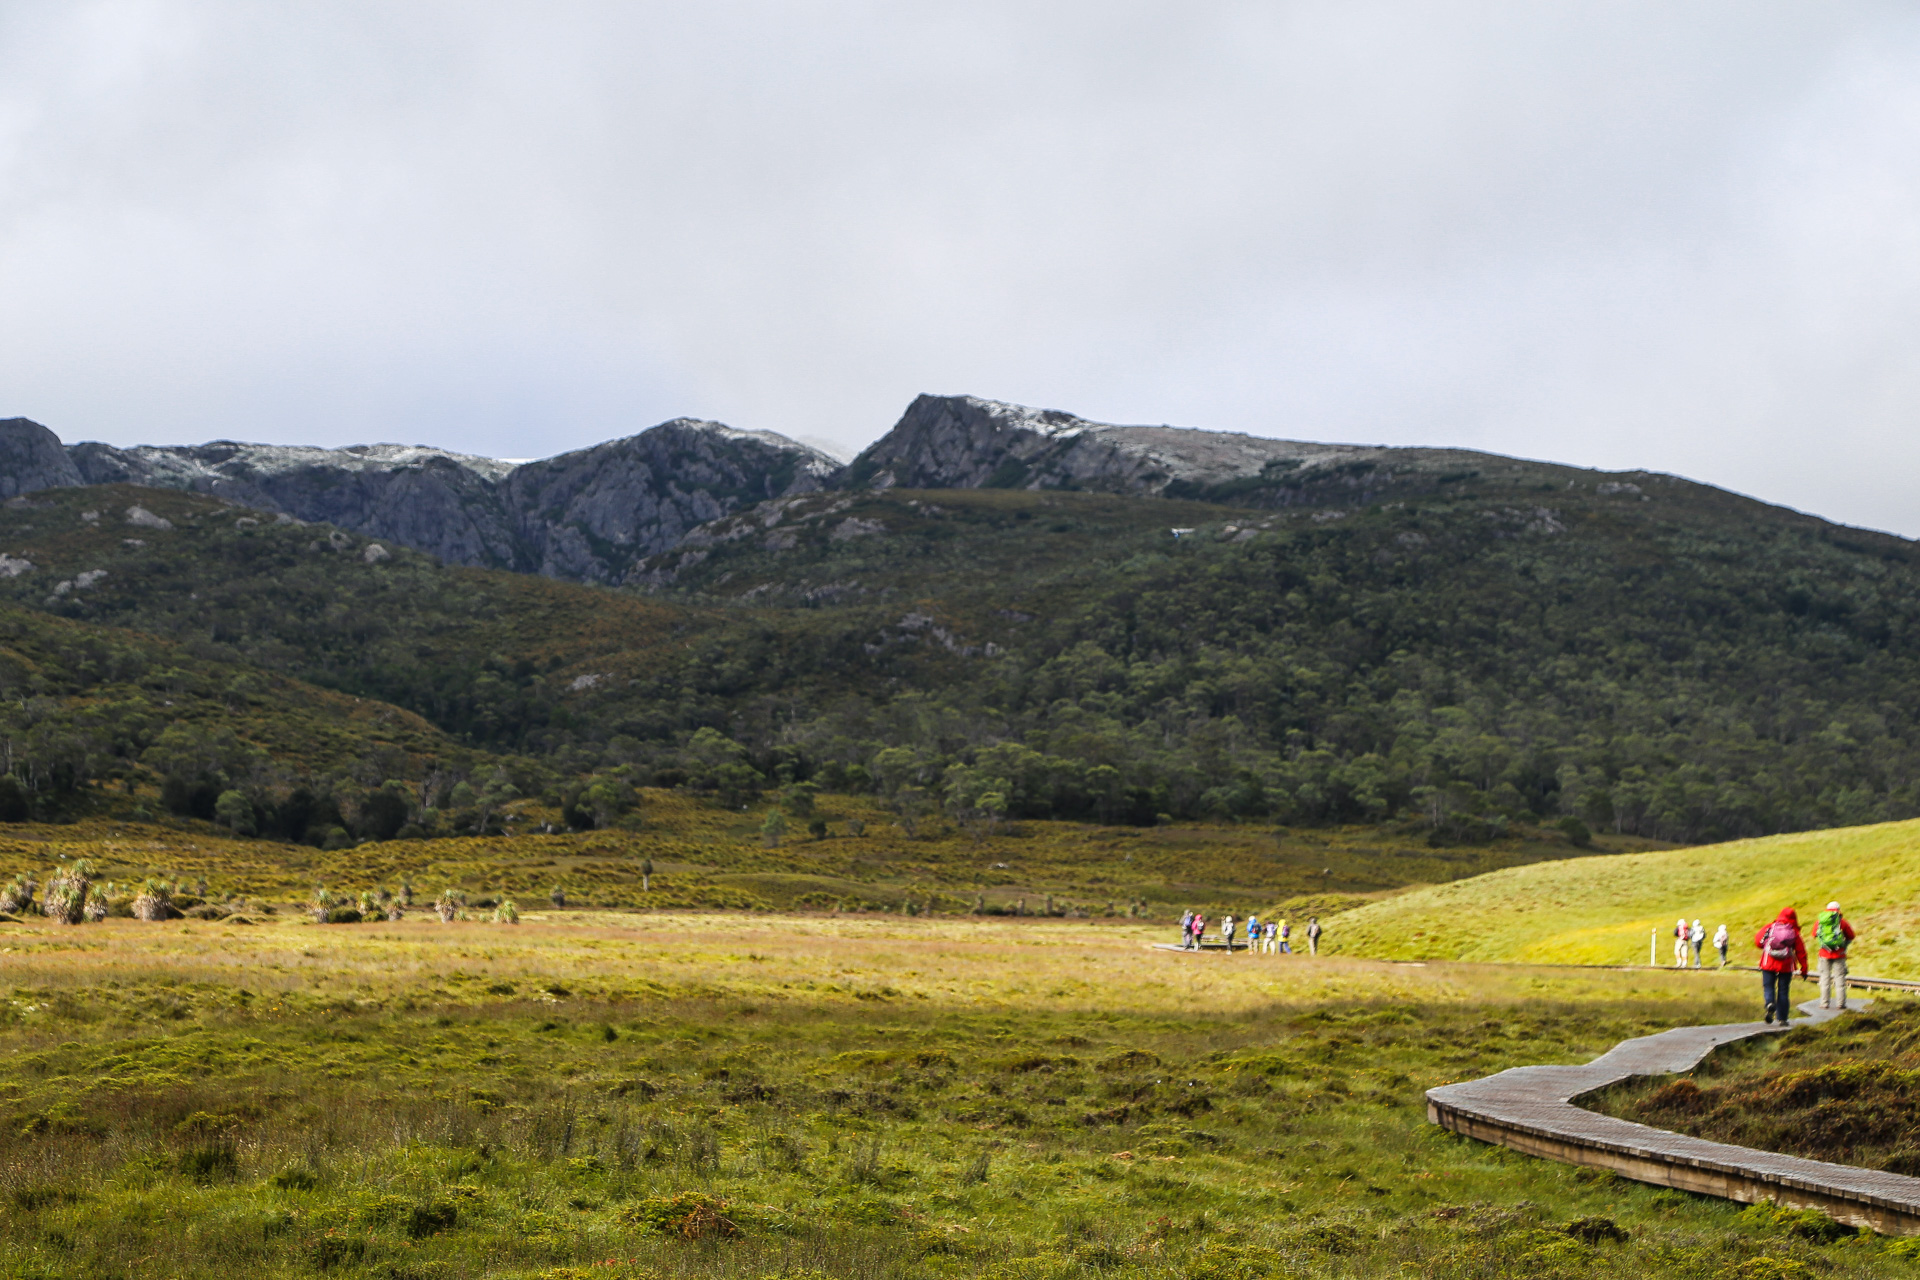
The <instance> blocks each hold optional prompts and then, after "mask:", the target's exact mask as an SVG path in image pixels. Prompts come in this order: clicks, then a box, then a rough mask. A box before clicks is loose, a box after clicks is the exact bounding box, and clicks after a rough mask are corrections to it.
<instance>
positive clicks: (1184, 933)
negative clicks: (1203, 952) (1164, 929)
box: [1180, 907, 1193, 950]
mask: <svg viewBox="0 0 1920 1280" xmlns="http://www.w3.org/2000/svg"><path fill="white" fill-rule="evenodd" d="M1192 941H1193V908H1192V907H1188V908H1187V909H1186V910H1185V911H1182V912H1181V913H1180V947H1181V949H1182V950H1185V949H1186V947H1187V946H1188V945H1189V944H1190V943H1192Z"/></svg>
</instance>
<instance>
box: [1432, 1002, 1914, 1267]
mask: <svg viewBox="0 0 1920 1280" xmlns="http://www.w3.org/2000/svg"><path fill="white" fill-rule="evenodd" d="M1868 1003H1869V1002H1868V1001H1864V1000H1854V1001H1852V1002H1851V1007H1852V1008H1855V1009H1858V1008H1863V1007H1865V1006H1866V1005H1867V1004H1868ZM1800 1008H1801V1010H1802V1011H1803V1012H1805V1013H1806V1014H1807V1015H1808V1018H1809V1020H1810V1021H1812V1022H1824V1021H1826V1020H1827V1019H1829V1018H1833V1017H1837V1016H1838V1015H1839V1012H1840V1011H1839V1010H1823V1009H1821V1008H1820V1002H1819V1001H1817V1000H1814V1001H1809V1002H1807V1003H1806V1004H1803V1005H1801V1006H1800ZM1793 1025H1794V1026H1797V1027H1799V1026H1806V1025H1808V1022H1805V1021H1796V1022H1795V1023H1794V1024H1793ZM1783 1030H1786V1028H1784V1027H1779V1026H1768V1025H1767V1024H1766V1023H1764V1022H1734V1023H1728V1024H1727V1025H1725V1026H1717V1027H1680V1028H1677V1029H1676V1030H1673V1031H1663V1032H1661V1033H1660V1034H1658V1035H1652V1036H1643V1037H1641V1038H1639V1039H1637V1040H1624V1041H1622V1042H1621V1043H1619V1044H1617V1045H1615V1046H1614V1047H1613V1048H1612V1049H1609V1050H1608V1051H1607V1052H1606V1053H1603V1054H1601V1055H1600V1056H1599V1057H1598V1058H1595V1059H1594V1060H1593V1061H1592V1062H1589V1063H1587V1064H1586V1065H1585V1066H1577V1067H1574V1066H1566V1067H1514V1068H1511V1069H1510V1070H1507V1071H1502V1072H1500V1073H1499V1074H1498V1075H1491V1076H1487V1077H1485V1078H1484V1079H1480V1080H1470V1081H1467V1082H1465V1083H1462V1084H1448V1085H1441V1086H1440V1087H1439V1088H1437V1089H1429V1090H1428V1091H1427V1119H1429V1120H1431V1121H1432V1122H1433V1123H1435V1124H1438V1125H1443V1126H1445V1127H1446V1128H1448V1129H1451V1130H1453V1131H1454V1132H1455V1133H1460V1134H1464V1135H1466V1136H1467V1137H1470V1138H1478V1139H1480V1140H1481V1141H1484V1142H1497V1143H1500V1144H1501V1145H1502V1146H1508V1147H1512V1148H1513V1149H1514V1150H1516V1151H1524V1152H1526V1153H1527V1154H1529V1155H1536V1156H1544V1157H1546V1158H1547V1159H1549V1160H1560V1161H1564V1162H1566V1163H1568V1164H1579V1165H1589V1166H1592V1167H1594V1168H1600V1169H1611V1170H1613V1171H1614V1172H1616V1173H1618V1174H1620V1175H1621V1176H1622V1177H1627V1178H1632V1179H1634V1180H1635V1181H1638V1182H1650V1183H1654V1184H1657V1185H1659V1186H1666V1187H1677V1188H1679V1189H1681V1190H1683V1191H1696V1192H1700V1193H1703V1194H1706V1195H1714V1196H1723V1197H1725V1198H1727V1199H1729V1200H1738V1201H1741V1202H1742V1203H1747V1204H1751V1203H1753V1202H1755V1201H1759V1200H1772V1201H1774V1202H1775V1203H1778V1204H1781V1205H1786V1206H1789V1207H1792V1208H1796V1209H1820V1210H1822V1211H1824V1212H1826V1213H1828V1214H1830V1215H1832V1216H1833V1217H1834V1218H1836V1219H1838V1220H1839V1221H1841V1222H1845V1223H1848V1224H1851V1225H1853V1226H1856V1227H1868V1228H1871V1229H1872V1230H1875V1231H1879V1232H1882V1233H1884V1234H1887V1235H1915V1234H1920V1178H1909V1177H1905V1176H1903V1175H1901V1174H1897V1173H1882V1172H1879V1171H1877V1170H1873V1169H1856V1168H1854V1167H1852V1166H1851V1165H1843V1164H1827V1163H1825V1162H1823V1161H1819V1160H1802V1159H1800V1158H1799V1157H1797V1156H1783V1155H1776V1154H1775V1153H1773V1152H1771V1151H1755V1150H1753V1149H1751V1148H1749V1147H1736V1146H1732V1145H1729V1144H1727V1143H1724V1142H1708V1141H1707V1140H1705V1139H1704V1138H1690V1137H1687V1136H1686V1135H1685V1134H1679V1133H1670V1132H1668V1131H1667V1130H1665V1129H1656V1128H1653V1127H1652V1126H1651V1125H1644V1124H1635V1123H1634V1122H1632V1121H1631V1120H1621V1119H1617V1118H1615V1117H1613V1116H1604V1115H1600V1114H1599V1113H1597V1112H1593V1111H1588V1110H1585V1109H1584V1108H1582V1107H1577V1106H1575V1105H1574V1104H1573V1099H1575V1098H1578V1097H1580V1096H1581V1095H1582V1094H1586V1093H1592V1092H1593V1091H1594V1090H1596V1089H1604V1088H1606V1087H1607V1086H1608V1085H1611V1084H1617V1083H1618V1082H1620V1081H1622V1080H1625V1079H1627V1078H1629V1077H1631V1076H1645V1075H1666V1074H1670V1073H1673V1072H1679V1071H1687V1070H1690V1069H1692V1068H1693V1067H1694V1066H1696V1065H1697V1064H1698V1063H1699V1062H1700V1060H1701V1059H1702V1058H1704V1057H1706V1056H1707V1054H1708V1053H1710V1052H1711V1051H1712V1050H1714V1049H1715V1048H1717V1047H1719V1046H1720V1045H1723V1044H1730V1043H1732V1042H1733V1041H1735V1040H1745V1039H1748V1038H1749V1037H1752V1036H1763V1035H1769V1034H1772V1033H1774V1032H1778V1031H1783Z"/></svg>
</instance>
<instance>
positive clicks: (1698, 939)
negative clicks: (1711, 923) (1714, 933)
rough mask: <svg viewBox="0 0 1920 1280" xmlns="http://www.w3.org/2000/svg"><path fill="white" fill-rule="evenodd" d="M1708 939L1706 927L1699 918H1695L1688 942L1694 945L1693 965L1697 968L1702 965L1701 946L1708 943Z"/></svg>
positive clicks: (1688, 935)
mask: <svg viewBox="0 0 1920 1280" xmlns="http://www.w3.org/2000/svg"><path fill="white" fill-rule="evenodd" d="M1706 941H1707V931H1706V929H1705V928H1703V927H1702V926H1701V924H1700V922H1699V921H1698V920H1695V921H1694V922H1693V929H1692V931H1691V932H1689V933H1688V934H1687V942H1688V944H1689V945H1691V946H1692V947H1693V967H1694V968H1696V969H1698V968H1699V967H1700V948H1701V947H1703V946H1705V945H1706Z"/></svg>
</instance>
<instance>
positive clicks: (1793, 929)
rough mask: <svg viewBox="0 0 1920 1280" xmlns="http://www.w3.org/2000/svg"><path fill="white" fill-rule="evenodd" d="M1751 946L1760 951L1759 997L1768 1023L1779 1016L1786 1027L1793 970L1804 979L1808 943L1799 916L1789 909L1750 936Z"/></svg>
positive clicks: (1791, 1010)
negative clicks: (1803, 935)
mask: <svg viewBox="0 0 1920 1280" xmlns="http://www.w3.org/2000/svg"><path fill="white" fill-rule="evenodd" d="M1753 945H1754V946H1756V947H1758V948H1759V949H1760V997H1761V999H1762V1000H1764V1001H1765V1002H1766V1005H1767V1022H1768V1023H1769V1024H1771V1023H1772V1022H1773V1020H1774V1018H1775V1017H1778V1018H1779V1019H1780V1025H1781V1026H1785V1025H1786V1023H1787V1019H1788V1018H1789V1017H1791V1016H1792V1015H1793V1006H1792V1005H1791V1004H1789V1003H1787V988H1788V987H1789V986H1790V985H1792V983H1793V971H1794V969H1795V968H1798V969H1799V970H1800V976H1801V978H1803V979H1804V978H1805V977H1806V976H1807V943H1806V939H1804V938H1802V937H1801V936H1800V917H1799V916H1797V915H1795V914H1794V911H1793V908H1792V907H1788V908H1786V909H1785V910H1784V911H1782V912H1781V913H1780V914H1779V915H1778V916H1777V917H1775V919H1774V921H1773V923H1772V924H1770V925H1766V926H1764V927H1763V928H1762V929H1761V930H1760V932H1758V933H1756V934H1754V935H1753Z"/></svg>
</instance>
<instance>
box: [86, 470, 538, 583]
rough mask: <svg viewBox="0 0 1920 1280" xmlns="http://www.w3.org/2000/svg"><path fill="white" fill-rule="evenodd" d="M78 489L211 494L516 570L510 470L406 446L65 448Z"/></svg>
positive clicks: (457, 560)
mask: <svg viewBox="0 0 1920 1280" xmlns="http://www.w3.org/2000/svg"><path fill="white" fill-rule="evenodd" d="M71 452H72V454H73V459H74V462H75V464H76V467H77V469H78V471H79V473H80V475H81V476H82V477H83V479H81V480H79V481H76V482H75V483H84V484H116V483H119V484H139V485H147V486H149V487H152V488H159V489H187V490H191V491H193V492H195V493H206V494H212V495H214V496H216V497H220V498H225V499H226V500H227V501H229V502H235V503H238V504H240V505H242V506H248V507H254V508H256V509H259V510H262V511H274V512H282V513H285V514H287V515H289V516H292V517H293V518H295V519H297V520H307V521H312V522H316V523H324V524H331V525H337V526H339V527H340V528H342V529H352V530H354V531H355V532H357V533H365V534H368V535H370V536H373V537H380V538H386V539H389V540H391V541H394V542H400V543H404V544H406V545H407V546H410V547H418V548H419V549H420V550H422V551H426V552H430V553H431V554H433V555H436V556H439V557H440V558H441V559H442V560H446V561H448V562H450V563H453V564H468V565H497V566H500V567H505V568H512V567H517V565H516V562H517V561H518V560H519V559H520V556H519V555H518V548H517V547H516V545H515V542H514V535H513V521H512V519H511V518H510V517H509V516H508V515H507V513H506V511H505V510H504V509H502V507H501V506H500V502H499V498H498V495H497V493H496V492H495V488H496V481H498V480H499V479H500V478H502V477H503V476H505V475H506V474H507V473H509V472H511V471H512V470H513V464H511V463H506V462H498V461H496V460H494V459H492V458H477V457H473V456H471V455H468V454H459V453H449V452H447V451H446V450H443V449H427V448H421V447H417V446H410V445H393V444H376V445H356V446H354V447H353V448H350V449H315V448H301V447H288V446H282V445H264V444H238V443H235V442H233V441H230V440H217V441H215V442H213V443H212V444H203V445H190V446H159V445H141V446H139V447H137V448H133V449H116V448H114V447H113V446H112V445H106V444H98V443H87V444H79V445H75V446H73V448H72V450H71Z"/></svg>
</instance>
